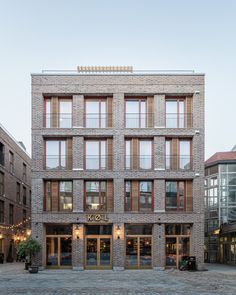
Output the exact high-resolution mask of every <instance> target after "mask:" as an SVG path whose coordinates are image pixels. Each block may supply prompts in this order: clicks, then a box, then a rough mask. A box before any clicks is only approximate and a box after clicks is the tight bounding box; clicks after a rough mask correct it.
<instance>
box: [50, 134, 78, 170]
mask: <svg viewBox="0 0 236 295" xmlns="http://www.w3.org/2000/svg"><path fill="white" fill-rule="evenodd" d="M45 152H46V155H45V161H46V169H68V170H69V169H71V168H72V140H71V138H68V139H61V140H46V142H45Z"/></svg>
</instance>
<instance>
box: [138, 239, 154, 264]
mask: <svg viewBox="0 0 236 295" xmlns="http://www.w3.org/2000/svg"><path fill="white" fill-rule="evenodd" d="M139 243H140V246H139V247H140V266H151V265H152V238H151V237H147V238H142V237H140V238H139Z"/></svg>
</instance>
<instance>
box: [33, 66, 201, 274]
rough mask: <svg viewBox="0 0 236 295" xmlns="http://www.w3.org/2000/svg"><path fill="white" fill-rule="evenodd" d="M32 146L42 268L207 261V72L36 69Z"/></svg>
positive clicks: (35, 222) (158, 265)
mask: <svg viewBox="0 0 236 295" xmlns="http://www.w3.org/2000/svg"><path fill="white" fill-rule="evenodd" d="M32 146H33V149H32V153H33V155H32V158H33V164H32V165H33V167H32V232H33V236H34V237H35V238H37V239H38V240H39V241H40V242H41V243H42V245H43V247H42V251H41V253H40V255H39V257H38V263H39V264H40V265H41V266H42V267H48V268H50V267H70V268H71V267H72V268H74V269H93V268H98V269H101V268H112V269H114V270H122V269H125V268H154V269H164V268H165V267H178V263H179V261H180V260H181V258H182V256H184V255H193V256H196V258H197V264H198V266H200V265H201V263H203V259H204V255H203V252H204V251H203V247H204V202H203V199H204V75H203V74H193V73H186V74H184V73H183V74H174V73H173V74H156V73H140V72H139V73H135V72H133V71H132V68H119V69H117V68H104V67H101V68H89V67H82V68H78V72H72V73H68V74H65V73H64V74H63V73H45V72H44V73H43V74H32Z"/></svg>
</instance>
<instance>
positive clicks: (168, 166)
mask: <svg viewBox="0 0 236 295" xmlns="http://www.w3.org/2000/svg"><path fill="white" fill-rule="evenodd" d="M166 169H168V170H169V169H171V141H170V140H167V141H166Z"/></svg>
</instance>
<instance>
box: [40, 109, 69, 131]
mask: <svg viewBox="0 0 236 295" xmlns="http://www.w3.org/2000/svg"><path fill="white" fill-rule="evenodd" d="M44 127H46V128H71V127H72V114H71V113H58V114H51V113H47V114H44Z"/></svg>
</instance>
